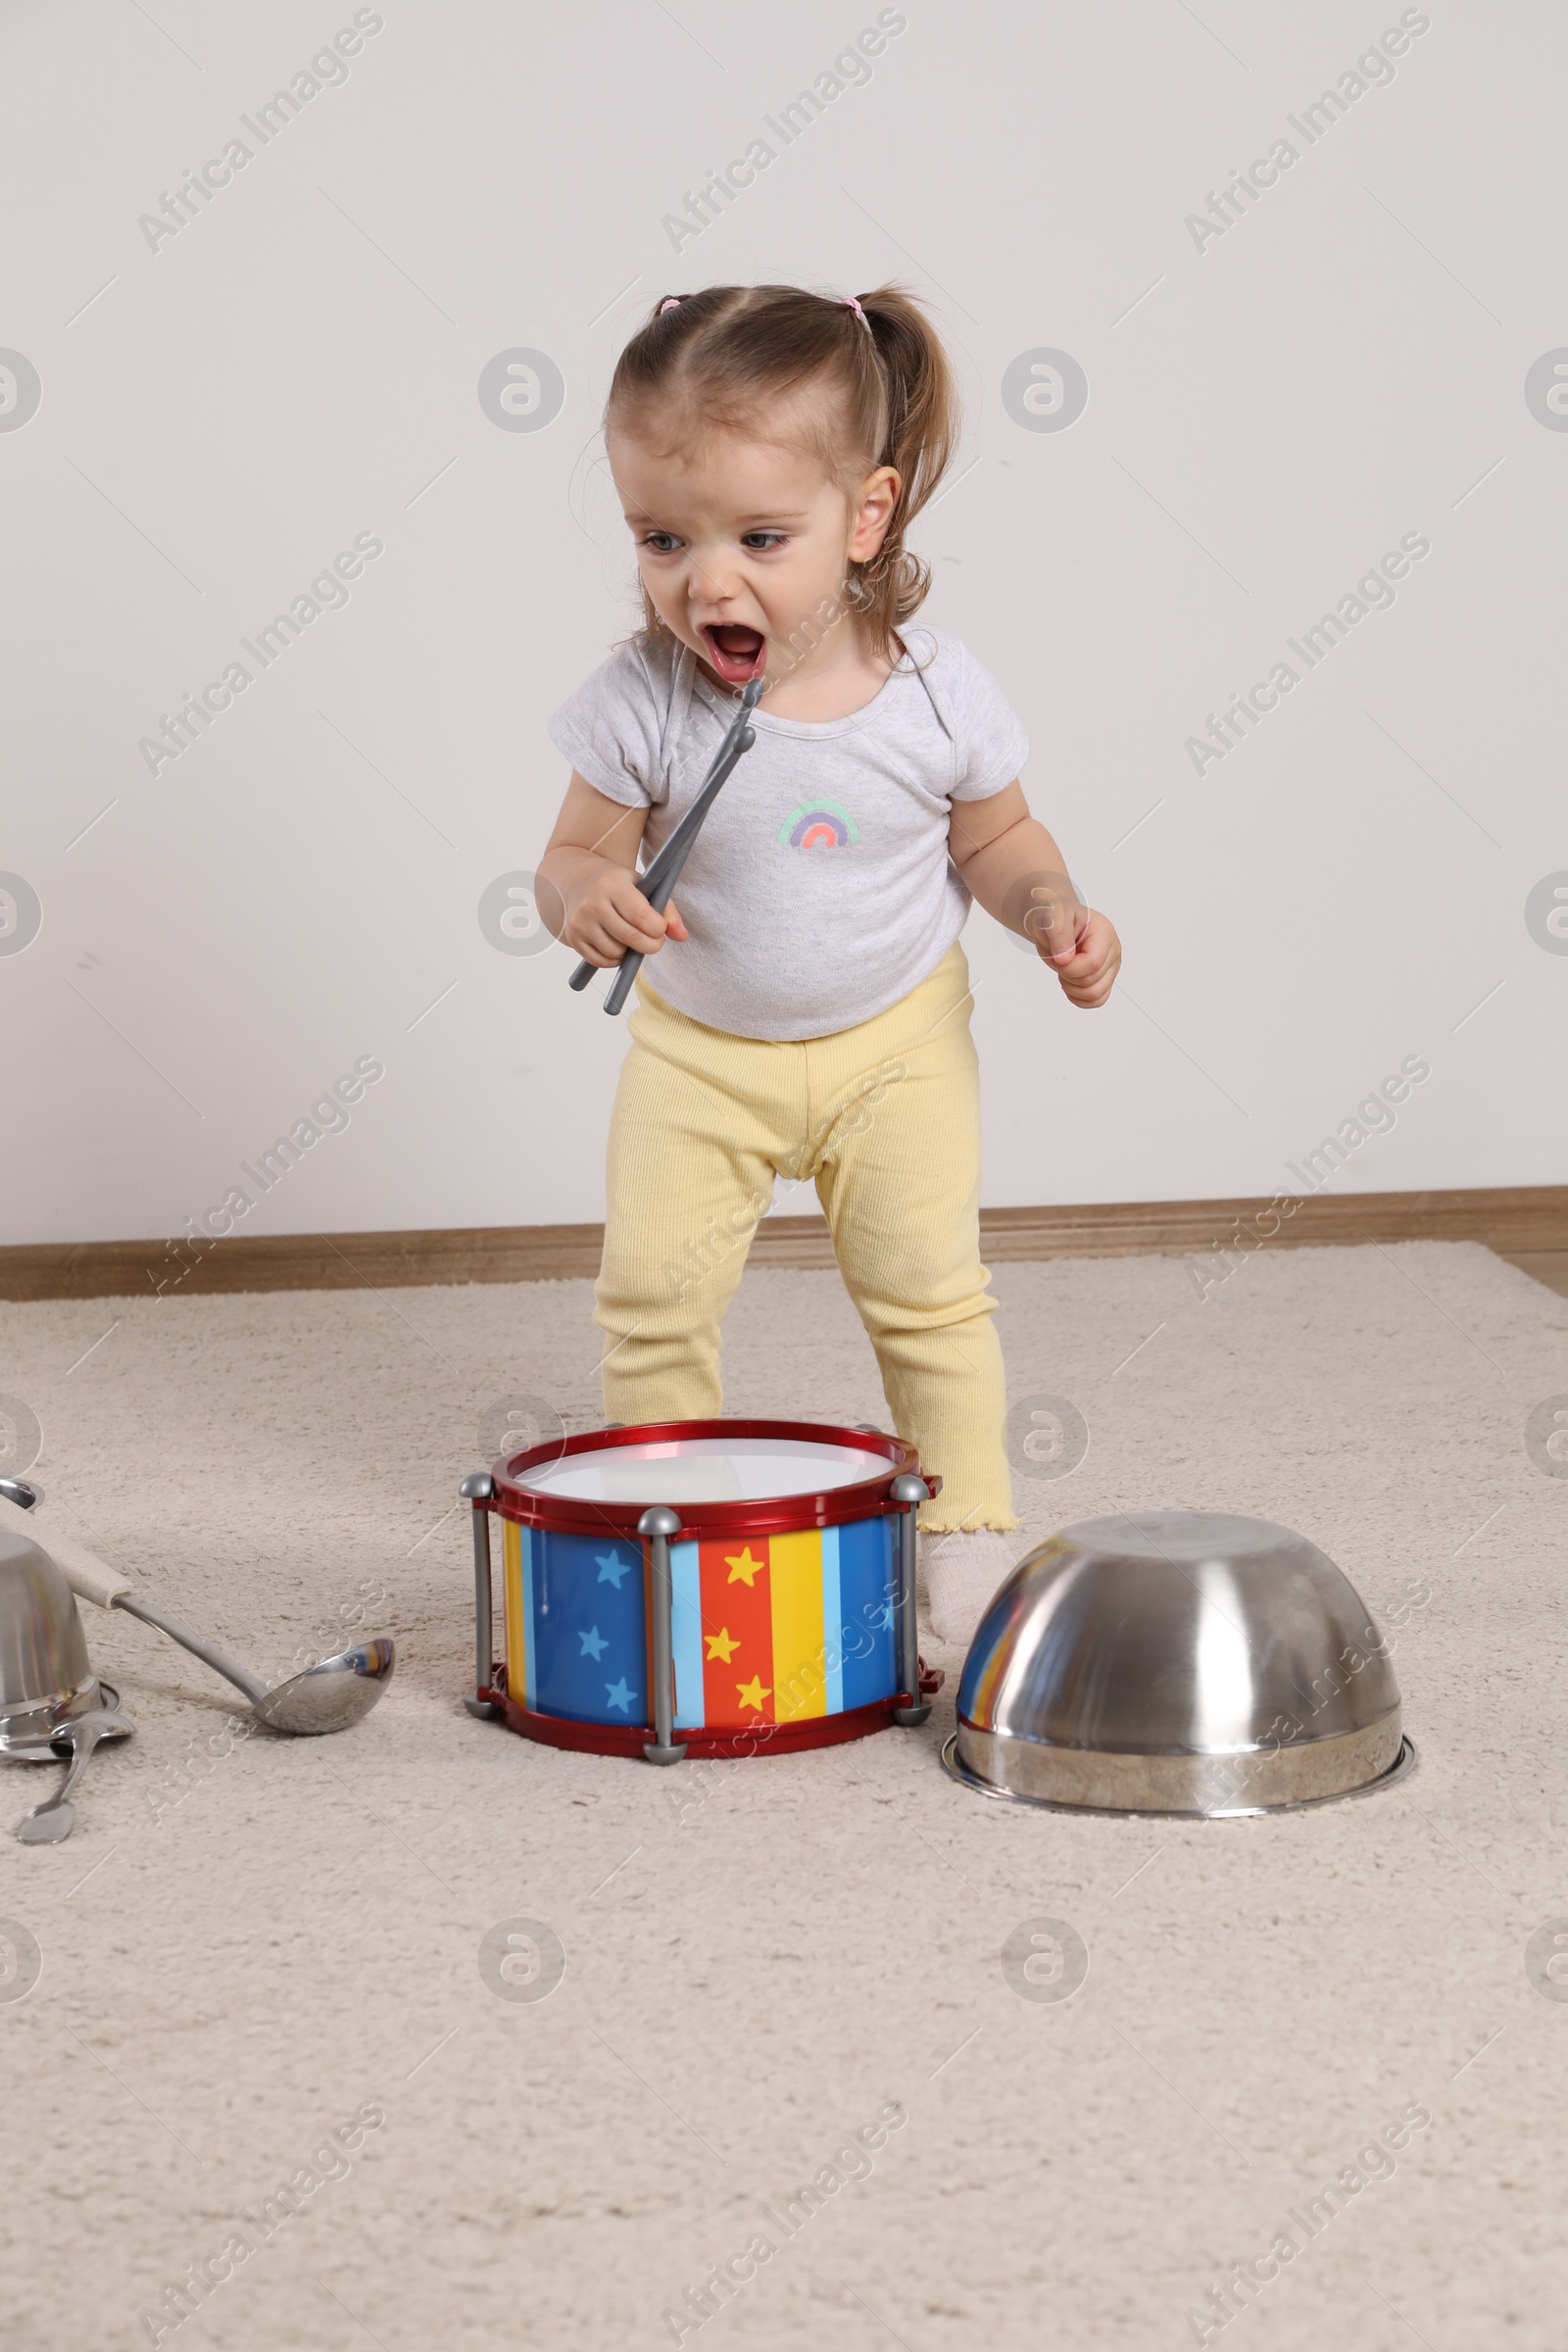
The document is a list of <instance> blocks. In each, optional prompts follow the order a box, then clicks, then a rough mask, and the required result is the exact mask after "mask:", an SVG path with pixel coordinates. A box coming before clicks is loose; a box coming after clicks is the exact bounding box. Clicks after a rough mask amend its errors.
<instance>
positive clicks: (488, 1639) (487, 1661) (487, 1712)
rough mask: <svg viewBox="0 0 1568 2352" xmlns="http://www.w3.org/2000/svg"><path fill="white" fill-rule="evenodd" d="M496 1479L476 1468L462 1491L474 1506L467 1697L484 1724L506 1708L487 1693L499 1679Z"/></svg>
mask: <svg viewBox="0 0 1568 2352" xmlns="http://www.w3.org/2000/svg"><path fill="white" fill-rule="evenodd" d="M495 1491H496V1482H495V1480H494V1479H493V1478H492V1477H491V1475H490V1473H489V1471H488V1470H474V1471H471V1472H470V1473H469V1475H468V1476H467V1477H466V1479H465V1480H464V1482H463V1484H462V1486H461V1487H460V1488H459V1489H458V1494H459V1495H460V1496H461V1497H462V1499H463V1500H464V1501H465V1502H468V1503H471V1504H472V1505H473V1694H472V1696H471V1697H469V1698H466V1699H465V1700H464V1702H463V1703H464V1705H465V1706H466V1708H467V1710H468V1713H469V1714H470V1715H477V1716H478V1717H479V1719H480V1721H481V1722H483V1723H499V1722H500V1721H501V1720H502V1710H501V1708H500V1707H498V1706H497V1704H496V1702H495V1700H494V1699H493V1698H486V1697H485V1696H484V1695H483V1694H484V1692H485V1691H488V1690H489V1689H490V1688H491V1686H492V1684H493V1682H494V1679H495V1670H496V1668H495V1649H494V1643H493V1631H492V1624H491V1614H492V1604H491V1585H490V1500H491V1497H492V1495H494V1494H495Z"/></svg>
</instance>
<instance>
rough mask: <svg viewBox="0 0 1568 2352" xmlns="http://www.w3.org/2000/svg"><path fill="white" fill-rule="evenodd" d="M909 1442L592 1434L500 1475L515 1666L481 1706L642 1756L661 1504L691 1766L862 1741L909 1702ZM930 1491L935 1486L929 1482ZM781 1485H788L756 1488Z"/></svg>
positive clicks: (758, 1426)
mask: <svg viewBox="0 0 1568 2352" xmlns="http://www.w3.org/2000/svg"><path fill="white" fill-rule="evenodd" d="M909 1470H916V1471H917V1470H918V1462H917V1460H916V1457H915V1455H914V1452H913V1449H912V1448H911V1447H909V1446H905V1445H904V1444H903V1443H902V1442H901V1441H900V1440H898V1439H896V1438H887V1437H881V1436H878V1435H872V1434H871V1433H868V1432H865V1431H859V1430H850V1429H841V1428H838V1427H835V1426H830V1425H823V1424H817V1423H809V1422H779V1421H698V1422H666V1423H659V1424H642V1425H637V1426H633V1427H628V1428H626V1429H620V1430H604V1431H595V1432H592V1433H590V1434H589V1435H588V1436H586V1437H579V1438H571V1439H567V1440H565V1441H564V1443H558V1444H556V1445H555V1446H536V1447H534V1448H533V1449H532V1450H531V1451H530V1452H528V1453H524V1454H518V1455H515V1456H513V1457H512V1458H511V1459H509V1460H504V1461H501V1462H498V1463H497V1464H496V1465H495V1469H494V1472H493V1474H492V1475H493V1477H494V1480H495V1492H494V1496H493V1498H492V1502H491V1508H492V1510H493V1511H494V1512H495V1513H496V1514H497V1515H498V1516H499V1517H500V1518H501V1520H502V1528H503V1540H502V1570H503V1577H502V1584H503V1593H504V1624H505V1629H506V1635H505V1639H506V1660H505V1664H504V1665H501V1664H498V1665H497V1666H496V1668H495V1670H494V1674H493V1677H492V1687H491V1689H490V1691H489V1692H488V1693H487V1694H486V1695H488V1696H489V1697H490V1698H491V1699H493V1700H494V1701H496V1702H497V1703H498V1704H499V1705H500V1706H501V1708H502V1711H503V1713H504V1715H505V1718H506V1720H507V1722H508V1723H509V1724H510V1725H511V1726H512V1728H513V1729H514V1730H515V1731H519V1732H522V1733H524V1734H525V1735H526V1736H528V1737H529V1738H532V1739H536V1740H546V1741H549V1742H550V1743H552V1744H555V1745H558V1746H570V1747H586V1748H596V1749H600V1750H603V1751H606V1752H609V1753H620V1754H630V1755H640V1754H641V1753H642V1751H643V1747H644V1744H645V1743H646V1742H647V1741H648V1740H650V1738H651V1737H652V1728H651V1727H652V1725H653V1720H654V1708H653V1699H652V1693H651V1690H650V1681H651V1666H652V1646H653V1645H652V1640H651V1633H650V1625H651V1618H650V1597H651V1558H650V1552H651V1546H650V1544H649V1543H648V1541H647V1540H646V1539H645V1538H644V1537H642V1536H641V1535H640V1534H639V1533H638V1531H637V1522H638V1520H639V1519H640V1518H641V1516H642V1514H643V1512H644V1511H645V1510H646V1509H647V1508H648V1507H649V1505H650V1504H651V1503H655V1502H658V1503H665V1504H667V1505H668V1507H669V1508H671V1509H672V1510H673V1511H674V1512H675V1513H676V1514H677V1515H678V1517H679V1519H680V1522H681V1526H680V1532H679V1533H678V1534H677V1535H674V1536H672V1537H671V1538H670V1539H669V1568H670V1587H671V1632H672V1644H671V1646H672V1653H673V1683H674V1690H673V1720H674V1736H675V1739H676V1740H678V1741H680V1742H682V1743H683V1744H684V1745H685V1746H686V1748H687V1752H688V1753H689V1754H691V1755H695V1756H701V1755H749V1754H758V1753H764V1752H767V1751H769V1750H771V1751H772V1752H775V1753H777V1752H780V1751H782V1750H785V1749H788V1748H794V1747H803V1746H809V1745H815V1744H819V1743H825V1742H827V1741H831V1740H848V1739H855V1738H858V1736H860V1735H861V1734H862V1733H865V1732H870V1731H876V1730H880V1729H881V1728H882V1726H883V1725H884V1724H886V1723H887V1722H888V1721H890V1720H891V1717H892V1713H893V1710H894V1708H895V1707H896V1706H898V1705H900V1704H901V1702H906V1703H907V1696H908V1694H907V1693H904V1692H901V1691H900V1689H899V1675H898V1651H897V1641H896V1635H897V1623H898V1580H899V1536H900V1530H901V1526H902V1523H903V1517H904V1514H903V1512H902V1511H901V1509H900V1506H899V1505H898V1504H896V1503H895V1502H894V1501H893V1500H892V1499H891V1496H890V1495H889V1494H888V1489H889V1488H890V1487H891V1485H892V1483H893V1481H894V1479H896V1478H897V1477H898V1476H899V1475H900V1473H901V1472H907V1471H909ZM928 1483H930V1484H932V1485H933V1486H934V1485H935V1481H930V1482H928ZM769 1484H776V1486H778V1487H779V1488H781V1489H783V1490H785V1491H784V1492H778V1493H772V1494H768V1493H761V1492H759V1491H758V1489H759V1488H760V1487H765V1486H767V1485H769Z"/></svg>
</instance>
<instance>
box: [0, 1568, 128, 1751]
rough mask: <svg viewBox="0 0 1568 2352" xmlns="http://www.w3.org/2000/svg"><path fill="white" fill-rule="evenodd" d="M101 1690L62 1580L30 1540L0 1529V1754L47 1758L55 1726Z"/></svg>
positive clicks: (93, 1703)
mask: <svg viewBox="0 0 1568 2352" xmlns="http://www.w3.org/2000/svg"><path fill="white" fill-rule="evenodd" d="M104 1690H105V1686H103V1685H101V1684H100V1683H99V1680H98V1677H97V1676H96V1675H95V1674H94V1672H93V1670H92V1664H91V1661H90V1660H89V1658H88V1656H87V1638H86V1636H85V1635H84V1634H83V1632H82V1630H81V1619H80V1618H79V1617H78V1616H77V1614H76V1597H75V1594H74V1593H73V1592H72V1590H71V1587H70V1586H69V1585H68V1584H67V1582H66V1580H65V1576H64V1574H63V1573H62V1571H61V1570H60V1569H59V1568H58V1567H57V1566H56V1565H55V1563H54V1561H53V1560H52V1559H51V1558H50V1557H49V1554H48V1553H47V1552H46V1551H45V1550H44V1548H43V1546H42V1545H41V1544H35V1543H34V1542H33V1540H32V1538H31V1537H30V1536H25V1535H12V1534H11V1533H9V1531H7V1530H6V1529H4V1528H0V1755H17V1756H30V1757H33V1758H43V1757H47V1756H48V1755H49V1754H50V1753H51V1752H52V1751H51V1748H50V1745H49V1742H50V1740H51V1739H52V1738H53V1737H54V1735H55V1734H56V1733H58V1731H59V1730H60V1727H61V1725H62V1724H65V1723H69V1722H70V1721H71V1719H72V1718H73V1716H75V1715H86V1714H89V1713H90V1712H91V1711H92V1710H93V1709H94V1708H96V1707H98V1706H100V1705H102V1704H104V1703H105V1699H104V1695H103V1693H104ZM112 1701H113V1694H112V1693H111V1694H110V1703H112Z"/></svg>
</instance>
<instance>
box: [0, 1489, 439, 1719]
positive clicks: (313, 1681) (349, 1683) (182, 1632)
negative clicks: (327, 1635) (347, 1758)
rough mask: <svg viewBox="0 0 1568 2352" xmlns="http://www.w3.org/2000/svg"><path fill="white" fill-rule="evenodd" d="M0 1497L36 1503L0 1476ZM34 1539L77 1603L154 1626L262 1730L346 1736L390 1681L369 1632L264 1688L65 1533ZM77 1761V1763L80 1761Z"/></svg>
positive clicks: (388, 1653) (390, 1651) (388, 1667)
mask: <svg viewBox="0 0 1568 2352" xmlns="http://www.w3.org/2000/svg"><path fill="white" fill-rule="evenodd" d="M0 1494H3V1495H5V1496H6V1498H7V1499H8V1500H9V1501H11V1502H13V1503H15V1504H16V1505H17V1506H18V1508H19V1509H21V1510H25V1511H29V1512H30V1511H31V1510H32V1509H33V1508H34V1507H35V1505H36V1503H37V1501H38V1500H39V1496H38V1493H37V1490H36V1489H35V1488H32V1487H29V1486H28V1485H27V1483H26V1481H25V1479H20V1478H7V1479H0ZM38 1534H39V1540H40V1542H41V1543H42V1544H43V1545H44V1547H45V1549H46V1550H47V1551H48V1552H49V1554H50V1557H51V1558H52V1559H53V1560H54V1561H55V1563H56V1565H57V1566H58V1567H59V1568H60V1569H61V1571H62V1573H63V1574H64V1576H65V1579H66V1582H67V1583H68V1584H69V1585H70V1587H71V1590H72V1591H73V1593H76V1594H77V1595H78V1597H79V1598H81V1599H82V1600H91V1601H95V1602H96V1603H97V1605H98V1607H99V1608H101V1609H123V1610H124V1611H125V1613H126V1615H127V1616H130V1617H139V1618H140V1619H141V1620H142V1622H143V1624H144V1625H152V1626H156V1627H157V1629H158V1631H159V1632H160V1633H161V1634H167V1635H168V1636H169V1638H170V1640H171V1641H172V1642H178V1643H179V1645H180V1647H181V1648H182V1649H188V1650H189V1651H190V1653H191V1655H192V1657H196V1658H200V1659H201V1661H202V1663H203V1665H204V1666H211V1668H212V1669H213V1671H214V1673H215V1674H221V1676H222V1677H223V1680H224V1681H225V1682H228V1683H232V1684H233V1686H234V1688H235V1690H236V1691H243V1692H244V1694H245V1696H246V1697H247V1698H248V1699H249V1700H250V1703H251V1709H252V1712H253V1713H254V1714H255V1716H256V1720H257V1721H258V1723H265V1724H266V1725H267V1727H268V1729H269V1731H273V1732H290V1733H293V1734H295V1735H296V1736H298V1737H300V1738H304V1739H309V1738H313V1737H315V1736H316V1735H317V1734H319V1733H321V1732H346V1731H347V1730H348V1729H349V1727H350V1726H351V1725H352V1724H356V1723H358V1722H360V1721H361V1719H362V1718H363V1717H364V1716H366V1715H368V1713H369V1712H370V1709H371V1708H372V1707H373V1706H374V1704H375V1702H376V1700H377V1699H378V1698H379V1697H380V1695H381V1693H382V1691H384V1690H385V1689H386V1686H387V1684H388V1682H389V1681H390V1680H391V1675H392V1668H393V1665H394V1664H395V1662H396V1657H397V1652H396V1650H395V1648H394V1647H393V1643H392V1640H391V1637H390V1635H387V1634H377V1635H374V1636H372V1637H371V1639H370V1640H369V1641H368V1642H358V1643H356V1645H355V1647H354V1648H352V1649H344V1650H339V1651H338V1653H337V1655H336V1656H335V1657H331V1658H322V1659H321V1660H320V1662H319V1665H316V1666H308V1667H307V1668H306V1670H305V1672H304V1673H303V1674H293V1675H290V1676H289V1678H288V1680H287V1681H286V1682H282V1683H278V1684H277V1685H276V1686H275V1687H273V1688H271V1689H269V1687H268V1685H267V1684H266V1683H264V1682H263V1681H262V1680H261V1678H260V1676H259V1675H254V1674H252V1673H251V1671H250V1669H249V1668H248V1667H245V1666H241V1665H240V1664H239V1662H238V1660H237V1659H234V1658H231V1657H229V1656H228V1654H227V1653H226V1651H224V1650H221V1649H220V1648H219V1646H218V1644H217V1642H209V1641H208V1639H207V1637H206V1635H205V1634H198V1633H197V1632H196V1631H195V1629H194V1628H193V1627H191V1626H188V1625H186V1624H184V1623H183V1621H182V1620H181V1619H180V1618H178V1617H173V1616H171V1615H170V1613H169V1611H168V1610H167V1609H160V1608H156V1607H155V1606H154V1605H153V1603H152V1602H151V1601H150V1600H141V1599H139V1598H138V1597H137V1596H136V1594H135V1593H133V1592H132V1590H131V1587H130V1585H129V1584H128V1583H127V1581H126V1579H125V1578H124V1577H123V1576H120V1575H117V1574H116V1572H115V1570H114V1569H113V1568H111V1567H109V1566H108V1565H107V1564H106V1563H105V1562H104V1561H103V1560H101V1559H99V1557H98V1555H97V1553H96V1552H92V1551H89V1550H88V1549H87V1546H86V1545H85V1544H77V1543H75V1542H73V1540H72V1539H71V1538H70V1537H68V1536H62V1535H58V1534H57V1533H56V1532H55V1530H54V1529H53V1528H52V1527H51V1528H50V1529H48V1530H47V1532H45V1531H44V1530H42V1529H40V1530H39V1531H38ZM83 1761H85V1758H84V1759H83Z"/></svg>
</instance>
